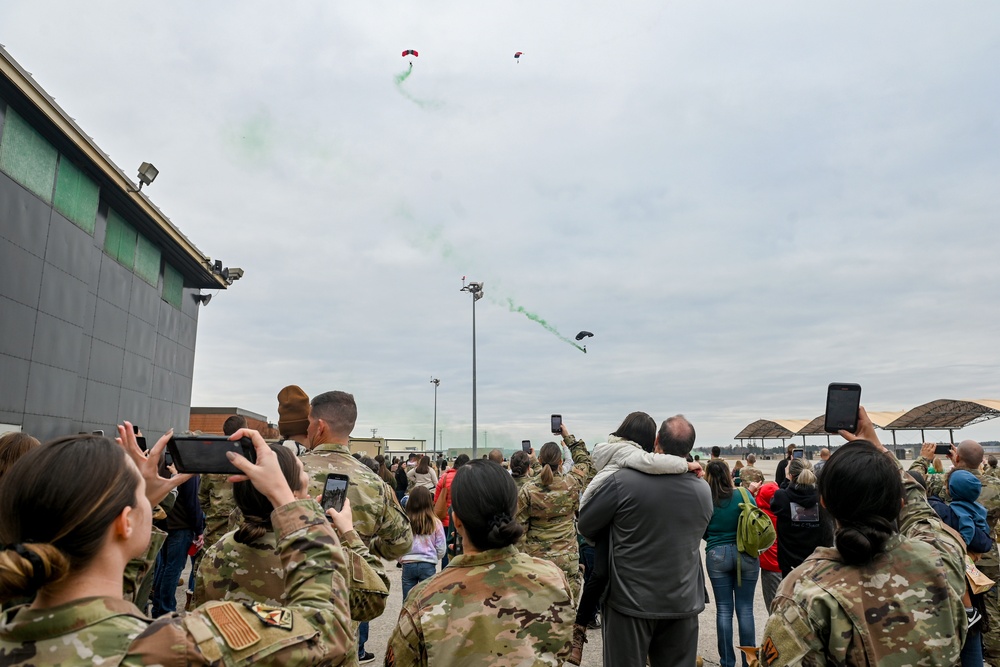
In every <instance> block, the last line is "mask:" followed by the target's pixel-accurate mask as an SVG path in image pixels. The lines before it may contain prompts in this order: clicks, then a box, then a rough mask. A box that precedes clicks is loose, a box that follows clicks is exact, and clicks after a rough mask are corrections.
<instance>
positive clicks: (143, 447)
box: [135, 435, 149, 452]
mask: <svg viewBox="0 0 1000 667" xmlns="http://www.w3.org/2000/svg"><path fill="white" fill-rule="evenodd" d="M135 441H136V444H138V445H139V449H141V450H142V451H144V452H148V451H149V447H148V446H147V445H146V438H145V437H144V436H141V435H137V436H135Z"/></svg>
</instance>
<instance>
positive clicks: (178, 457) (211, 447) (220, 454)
mask: <svg viewBox="0 0 1000 667" xmlns="http://www.w3.org/2000/svg"><path fill="white" fill-rule="evenodd" d="M167 451H168V452H169V453H170V456H171V457H172V458H173V463H174V466H176V468H177V472H193V473H209V474H219V475H242V474H243V472H242V471H241V470H240V469H239V468H237V467H236V466H234V465H233V464H232V463H231V462H230V461H229V459H228V458H226V452H236V453H237V454H242V455H243V456H245V457H247V458H248V459H250V461H251V462H255V461H256V460H257V452H256V450H255V449H254V448H253V442H252V441H251V440H250V438H240V439H239V440H230V439H229V438H227V437H225V436H222V437H212V436H207V435H201V436H180V435H175V436H174V437H172V438H170V440H168V441H167Z"/></svg>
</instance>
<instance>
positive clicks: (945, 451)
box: [934, 442, 951, 456]
mask: <svg viewBox="0 0 1000 667" xmlns="http://www.w3.org/2000/svg"><path fill="white" fill-rule="evenodd" d="M949 454H951V444H950V443H947V442H946V443H945V444H943V445H935V446H934V456H948V455H949Z"/></svg>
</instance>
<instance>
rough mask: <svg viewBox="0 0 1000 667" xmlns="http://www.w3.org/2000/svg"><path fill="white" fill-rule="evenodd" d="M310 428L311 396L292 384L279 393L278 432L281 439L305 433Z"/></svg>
mask: <svg viewBox="0 0 1000 667" xmlns="http://www.w3.org/2000/svg"><path fill="white" fill-rule="evenodd" d="M308 428H309V395H308V394H306V392H304V391H302V388H301V387H299V386H298V385H295V384H290V385H288V386H287V387H285V388H284V389H282V390H281V391H279V392H278V432H280V433H281V437H283V438H287V437H289V436H293V435H299V434H301V433H305V432H306V430H307V429H308Z"/></svg>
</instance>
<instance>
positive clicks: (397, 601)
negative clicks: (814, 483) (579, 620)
mask: <svg viewBox="0 0 1000 667" xmlns="http://www.w3.org/2000/svg"><path fill="white" fill-rule="evenodd" d="M734 462H735V461H729V464H730V467H732V464H733V463H734ZM756 467H757V468H759V469H760V470H761V471H762V472H763V473H764V475H765V477H766V479H768V480H773V479H774V470H775V468H776V467H777V461H758V462H757V466H756ZM704 560H705V557H704V543H702V568H704ZM189 564H190V561H189ZM654 566H655V564H651V570H652V567H654ZM188 571H189V568H185V570H184V573H183V577H184V581H185V582H187V576H188ZM386 571H387V572H388V574H389V581H390V583H391V587H390V591H391V592H390V594H389V599H388V601H387V603H386V608H385V613H383V614H382V616H380V617H379V618H377V619H375V620H374V621H372V622H371V624H370V626H369V635H368V643H367V644H366V645H365V649H366V650H367V651H369V652H370V653H374V654H375V662H374V663H372V664H376V665H381V664H382V663H383V661H384V659H385V650H386V646H387V644H388V643H389V636H390V635H391V634H392V630H393V628H394V627H395V626H396V619H397V617H398V616H399V611H400V608H401V607H402V603H403V601H402V595H401V593H400V591H401V590H402V582H401V574H402V572H401V570H400V569H398V568H397V567H396V564H395V563H394V562H388V561H387V562H386ZM651 575H652V571H651ZM705 583H706V585H707V587H708V595H709V598H710V601H709V603H708V604H707V605H706V606H705V611H703V612H702V613H701V615H700V616H699V617H698V654H699V655H700V656H702V658H703V660H704V664H705V665H719V664H720V663H719V650H718V645H717V642H716V633H715V601H714V596H713V595H712V587H711V585H710V584H709V583H708V574H707V573H706V574H705ZM185 589H186V587H183V586H182V587H178V589H177V601H178V606H177V608H178V609H183V608H184V600H185V595H184V591H185ZM754 619H755V624H754V631H755V636H756V637H757V639H758V641H759V639H760V636H761V634H762V633H763V630H764V623H765V622H766V621H767V611H766V610H765V608H764V597H763V594H762V593H761V591H760V582H759V581H758V583H757V592H756V594H755V598H754ZM733 623H734V635H735V634H736V627H737V626H736V620H735V619H734V620H733ZM737 643H738V642H736V641H735V637H734V643H733V645H734V646H735V645H736V644H737ZM603 650H604V643H603V641H602V639H601V630H590V631H588V632H587V644H586V646H585V647H584V651H583V662H582V665H585V666H589V667H597V666H599V665H603V664H604V662H603V658H602V656H603ZM737 653H738V651H737Z"/></svg>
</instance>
